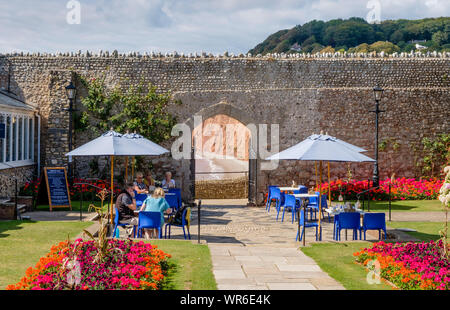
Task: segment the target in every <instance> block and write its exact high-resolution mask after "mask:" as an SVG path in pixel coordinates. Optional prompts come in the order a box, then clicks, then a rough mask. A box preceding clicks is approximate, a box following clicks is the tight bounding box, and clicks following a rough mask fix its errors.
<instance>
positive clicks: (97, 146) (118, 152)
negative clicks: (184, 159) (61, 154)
mask: <svg viewBox="0 0 450 310" xmlns="http://www.w3.org/2000/svg"><path fill="white" fill-rule="evenodd" d="M133 135H136V134H131V135H130V134H125V135H122V134H120V133H118V132H115V131H113V130H111V131H108V132H106V133H104V134H102V135H101V136H100V137H98V138H96V139H94V140H92V141H90V142H88V143H86V144H83V145H82V146H80V147H78V148H76V149H74V150H73V151H71V152H69V153H67V154H66V156H145V155H161V154H164V153H168V152H169V151H168V150H166V149H165V148H163V147H161V146H159V145H157V144H156V143H153V142H152V141H150V140H148V139H146V138H144V137H142V136H139V135H136V136H133ZM137 136H139V138H138V137H137Z"/></svg>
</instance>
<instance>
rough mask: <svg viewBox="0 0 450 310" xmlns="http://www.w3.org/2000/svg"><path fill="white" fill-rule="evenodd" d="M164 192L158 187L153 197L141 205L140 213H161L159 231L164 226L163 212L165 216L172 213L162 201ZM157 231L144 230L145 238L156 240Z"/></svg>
mask: <svg viewBox="0 0 450 310" xmlns="http://www.w3.org/2000/svg"><path fill="white" fill-rule="evenodd" d="M164 196H165V194H164V190H163V189H162V188H160V187H158V188H157V189H155V191H154V192H153V195H152V196H150V197H148V198H147V199H146V200H145V201H144V203H143V204H142V207H141V211H150V212H160V213H161V231H162V229H163V226H164V212H165V213H167V214H170V213H172V209H171V208H170V206H169V204H168V203H167V201H166V199H164ZM157 237H158V229H145V238H146V239H150V238H157Z"/></svg>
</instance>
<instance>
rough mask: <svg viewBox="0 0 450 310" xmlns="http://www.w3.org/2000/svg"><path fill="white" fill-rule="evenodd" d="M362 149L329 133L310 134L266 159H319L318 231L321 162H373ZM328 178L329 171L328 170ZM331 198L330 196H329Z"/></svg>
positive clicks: (320, 208) (320, 201) (320, 204)
mask: <svg viewBox="0 0 450 310" xmlns="http://www.w3.org/2000/svg"><path fill="white" fill-rule="evenodd" d="M361 150H362V151H365V150H364V149H362V148H360V147H357V146H354V145H352V144H350V143H347V142H344V141H342V140H339V139H337V138H335V137H332V136H329V135H322V134H320V135H311V136H309V137H308V138H306V139H305V140H303V141H302V142H300V143H298V144H296V145H294V146H291V147H290V148H288V149H286V150H284V151H282V152H280V153H277V154H274V155H272V156H270V157H268V158H266V160H279V159H288V160H306V161H319V162H320V163H319V165H320V168H319V169H320V179H319V231H321V219H320V215H321V214H322V199H321V191H320V188H321V187H322V162H323V161H328V162H374V161H375V160H373V159H372V158H370V157H367V156H366V155H363V154H361V153H360V152H361ZM328 168H329V166H328ZM328 178H329V172H328ZM330 199H331V198H330Z"/></svg>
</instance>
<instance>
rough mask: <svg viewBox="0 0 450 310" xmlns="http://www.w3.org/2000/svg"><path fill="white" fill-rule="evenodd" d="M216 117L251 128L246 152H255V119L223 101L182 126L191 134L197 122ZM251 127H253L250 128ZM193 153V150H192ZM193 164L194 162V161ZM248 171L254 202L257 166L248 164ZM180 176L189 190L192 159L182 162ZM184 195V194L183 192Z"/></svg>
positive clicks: (193, 175) (196, 114)
mask: <svg viewBox="0 0 450 310" xmlns="http://www.w3.org/2000/svg"><path fill="white" fill-rule="evenodd" d="M217 115H223V116H226V117H228V118H230V119H234V120H236V121H237V122H238V123H240V124H242V125H244V126H248V127H250V128H252V130H250V138H249V140H250V143H249V145H250V150H249V151H248V152H246V153H247V154H249V153H250V154H255V153H256V150H257V144H256V141H257V135H258V132H257V126H256V125H255V124H257V123H258V121H257V120H256V119H255V117H254V116H251V115H250V114H249V113H247V112H246V111H244V110H242V109H240V108H238V107H236V106H235V105H233V104H230V103H228V102H227V101H225V100H222V101H221V102H219V103H216V104H213V105H210V106H208V107H205V108H203V109H201V110H199V111H198V112H197V113H195V114H194V115H193V116H192V117H190V118H189V119H187V120H186V121H185V122H184V124H186V125H187V126H188V127H189V128H190V129H191V133H193V132H194V130H195V127H196V126H198V123H197V122H198V121H199V120H201V121H204V120H207V119H211V118H214V117H216V116H217ZM252 125H253V126H252ZM192 151H193V149H192ZM191 154H192V155H194V152H192V153H191ZM194 162H195V161H194ZM249 168H250V170H253V171H248V176H249V183H250V184H251V185H252V186H254V187H255V189H253V190H251V189H250V186H249V190H248V194H249V197H248V198H249V201H255V199H256V188H257V180H256V176H257V174H258V173H257V171H258V170H259V166H258V165H254V164H250V165H249ZM181 169H182V172H183V173H182V175H183V184H185V188H189V186H186V185H187V184H190V185H191V184H192V183H193V182H195V164H194V169H193V165H192V159H191V160H184V161H183V163H182V168H181ZM250 176H253V178H254V179H251V180H250ZM185 193H186V192H185ZM186 194H187V195H189V197H190V198H192V194H191V193H186ZM250 194H251V195H253V196H254V197H250Z"/></svg>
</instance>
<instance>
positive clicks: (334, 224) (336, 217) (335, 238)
mask: <svg viewBox="0 0 450 310" xmlns="http://www.w3.org/2000/svg"><path fill="white" fill-rule="evenodd" d="M338 221H339V214H335V215H334V221H333V240H337V237H336V236H337V232H336V227H337V225H338ZM360 239H361V237H360Z"/></svg>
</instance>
